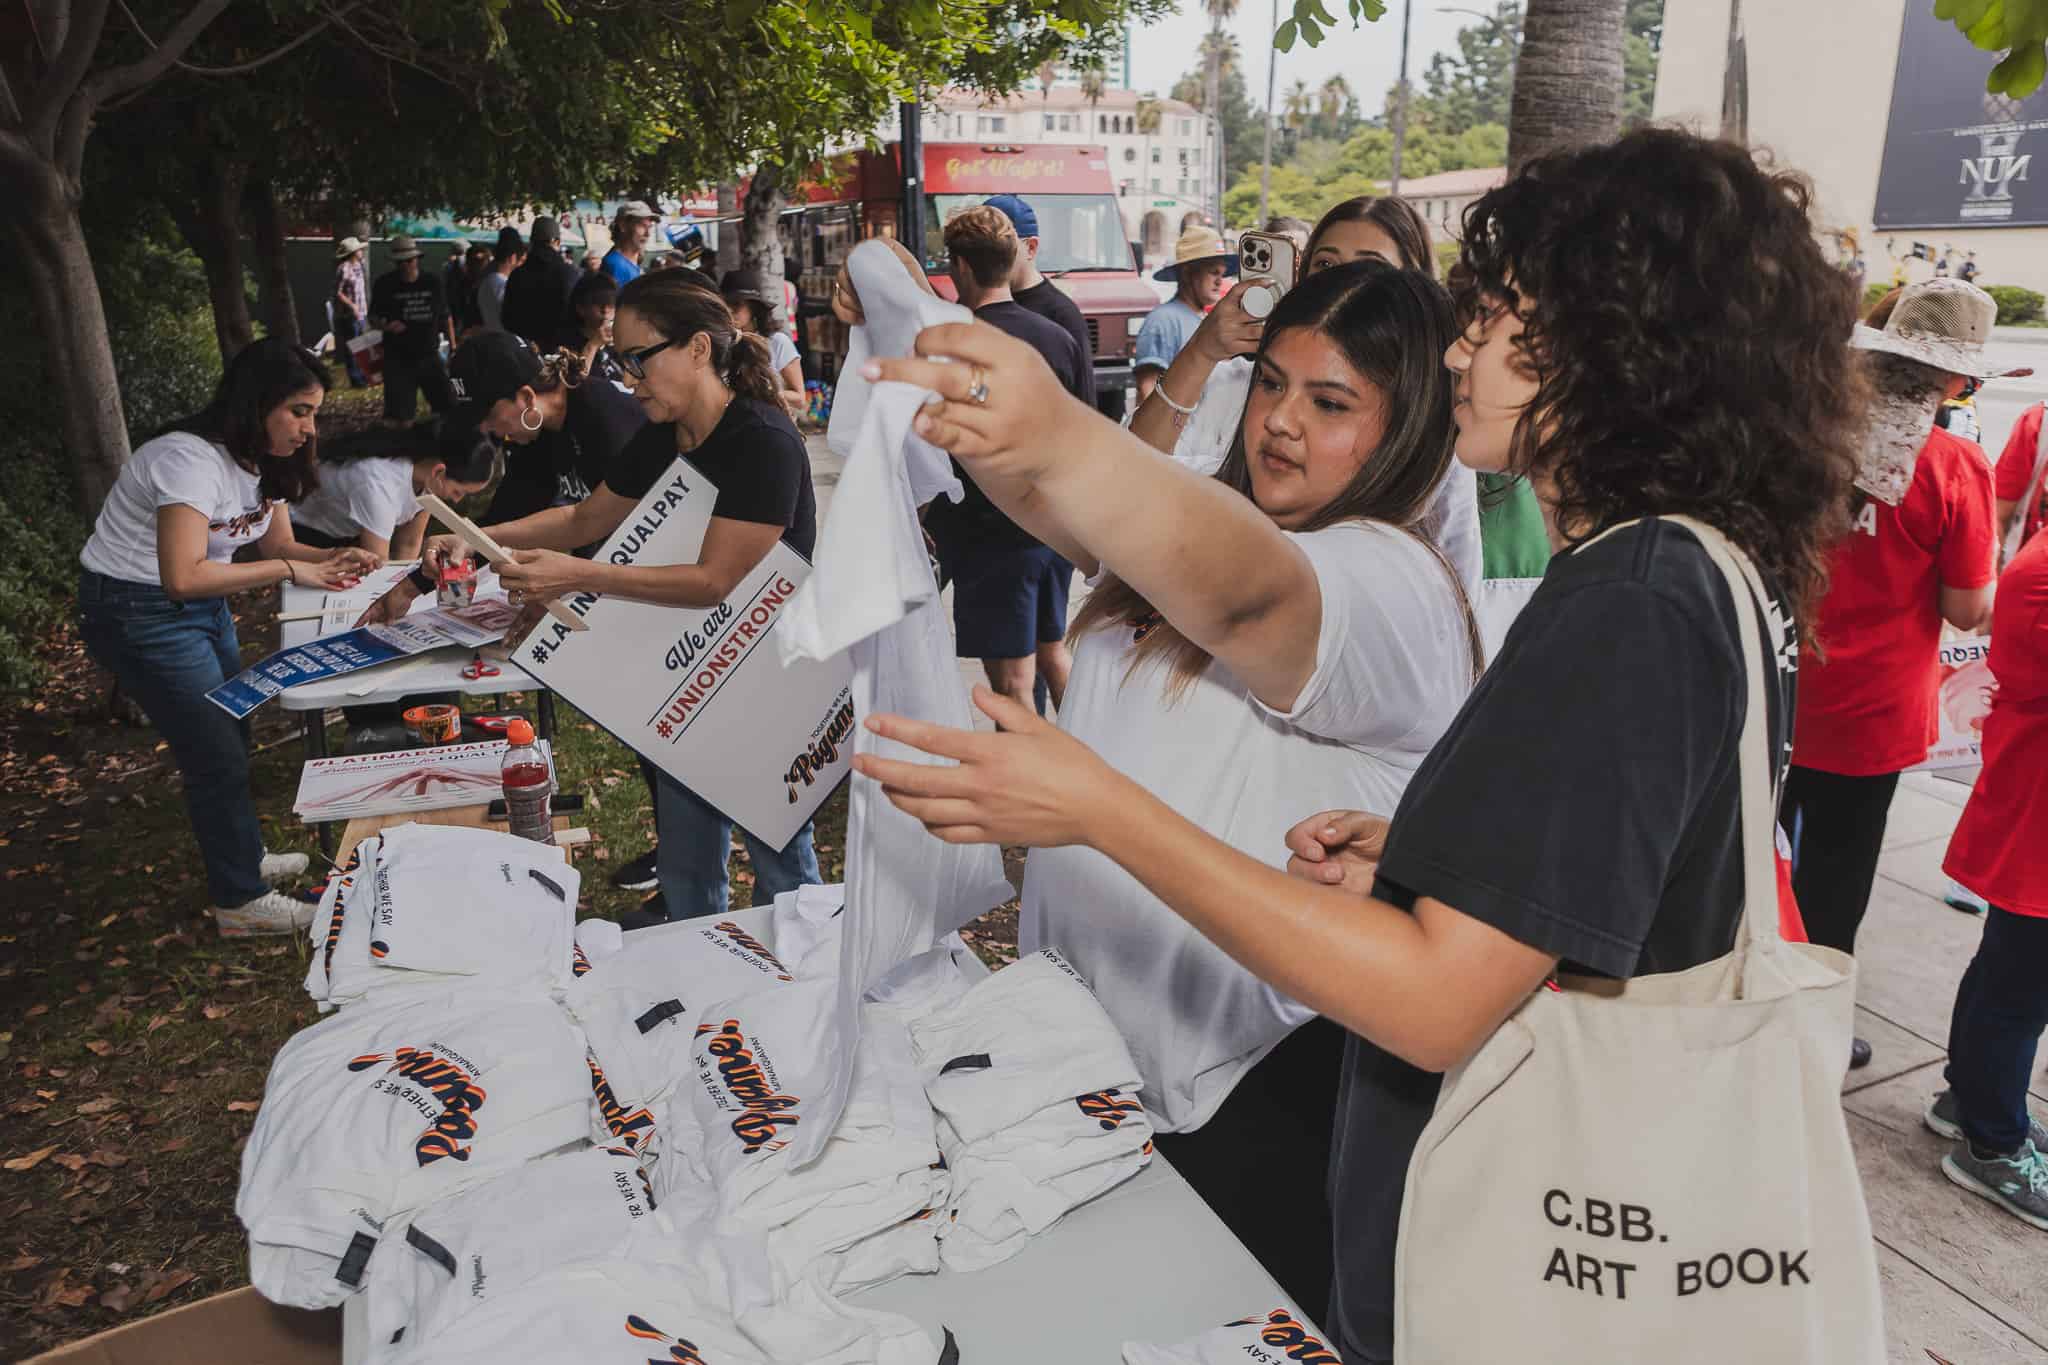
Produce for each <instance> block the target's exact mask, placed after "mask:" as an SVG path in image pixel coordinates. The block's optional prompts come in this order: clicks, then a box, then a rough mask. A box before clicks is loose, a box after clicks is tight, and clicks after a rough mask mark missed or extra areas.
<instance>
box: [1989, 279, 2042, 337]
mask: <svg viewBox="0 0 2048 1365" xmlns="http://www.w3.org/2000/svg"><path fill="white" fill-rule="evenodd" d="M1984 292H1985V293H1987V294H1989V295H1990V296H1991V297H1992V299H1993V300H1994V301H1996V302H1997V304H1998V325H1999V326H2001V327H2014V326H2018V325H2020V324H2022V323H2028V322H2039V321H2040V320H2041V316H2042V310H2043V307H2044V305H2048V297H2044V296H2043V295H2042V294H2041V293H2040V292H2039V291H2037V290H2033V289H2027V288H2024V287H2023V286H2021V285H2017V284H1987V285H1985V286H1984Z"/></svg>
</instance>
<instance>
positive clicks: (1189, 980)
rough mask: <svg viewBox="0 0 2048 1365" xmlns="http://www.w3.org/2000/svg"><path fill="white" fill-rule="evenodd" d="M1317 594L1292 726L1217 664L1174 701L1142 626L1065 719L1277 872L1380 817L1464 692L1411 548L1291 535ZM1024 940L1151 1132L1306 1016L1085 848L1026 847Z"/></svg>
mask: <svg viewBox="0 0 2048 1365" xmlns="http://www.w3.org/2000/svg"><path fill="white" fill-rule="evenodd" d="M1289 538H1290V539H1292V540H1293V541H1294V543H1295V544H1296V545H1298V546H1300V547H1301V549H1302V550H1303V551H1304V552H1305V553H1306V554H1307V555H1308V558H1309V562H1310V564H1311V565H1312V566H1313V567H1314V570H1315V575H1316V582H1317V585H1318V587H1319V589H1320V591H1321V594H1322V605H1323V612H1322V617H1323V619H1322V629H1321V633H1320V636H1319V638H1318V640H1317V643H1316V665H1315V671H1314V673H1313V674H1312V675H1311V677H1310V678H1309V681H1308V684H1307V685H1306V686H1305V687H1303V688H1302V690H1301V695H1300V697H1299V698H1298V699H1297V700H1296V702H1295V706H1294V710H1293V711H1292V712H1291V713H1289V714H1286V715H1282V714H1280V713H1278V712H1275V711H1272V710H1270V709H1268V708H1267V707H1266V706H1264V705H1262V704H1261V703H1260V702H1259V701H1258V700H1257V699H1256V698H1254V697H1253V696H1252V695H1251V694H1250V693H1249V692H1248V691H1247V690H1246V689H1245V686H1244V684H1243V683H1242V682H1240V681H1238V679H1237V678H1236V677H1235V676H1234V675H1233V674H1232V673H1231V672H1230V670H1229V669H1227V668H1225V667H1223V666H1222V665H1220V664H1216V663H1211V664H1210V666H1209V668H1208V669H1207V671H1206V672H1204V673H1203V674H1202V676H1201V677H1200V678H1198V679H1196V680H1195V682H1194V683H1193V684H1192V685H1190V686H1189V687H1188V688H1187V689H1186V690H1185V691H1184V692H1182V693H1181V694H1180V695H1179V696H1178V697H1172V698H1170V697H1169V696H1168V695H1167V683H1168V676H1167V673H1166V671H1165V667H1164V665H1163V664H1162V663H1161V662H1160V661H1158V660H1153V661H1150V662H1147V663H1145V664H1143V665H1141V666H1139V667H1138V668H1137V670H1136V671H1135V673H1132V674H1131V676H1130V677H1129V678H1126V676H1125V674H1126V673H1127V672H1129V671H1130V669H1131V658H1132V649H1133V648H1134V646H1135V643H1136V639H1135V632H1134V630H1133V628H1132V627H1131V626H1130V625H1128V624H1126V625H1120V626H1118V627H1116V628H1115V629H1112V630H1099V631H1095V632H1091V633H1090V634H1089V635H1087V636H1085V637H1084V638H1083V639H1082V640H1081V642H1080V644H1079V646H1078V647H1077V648H1076V649H1075V651H1074V671H1073V677H1072V680H1071V681H1070V682H1069V683H1068V686H1067V695H1066V703H1065V705H1064V706H1062V707H1061V708H1060V726H1061V728H1062V729H1064V730H1066V731H1068V732H1069V733H1071V734H1073V735H1074V736H1075V737H1076V738H1078V739H1080V740H1082V741H1083V742H1085V743H1087V744H1088V745H1089V746H1090V747H1092V748H1093V749H1094V750H1095V751H1096V752H1097V753H1099V754H1101V755H1102V757H1103V759H1104V760H1105V761H1106V762H1107V763H1108V764H1109V765H1110V766H1111V767H1113V768H1115V769H1117V770H1118V771H1119V772H1123V773H1127V774H1129V775H1130V776H1131V777H1132V778H1133V779H1135V780H1136V781H1138V782H1139V783H1141V784H1143V785H1144V787H1145V788H1146V789H1147V790H1149V791H1150V792H1152V794H1153V795H1155V796H1157V797H1158V798H1159V799H1160V800H1162V801H1164V802H1166V804H1167V805H1169V806H1171V807H1172V808H1173V809H1174V810H1175V811H1177V812H1179V813H1180V814H1181V815H1183V816H1185V817H1187V818H1188V819H1189V820H1192V821H1193V822H1194V823H1195V824H1197V825H1199V826H1201V827H1202V828H1203V829H1204V830H1206V831H1208V832H1209V833H1210V834H1213V835H1215V836H1216V837H1217V838H1219V839H1221V840H1223V841H1224V842H1225V843H1227V844H1229V845H1230V846H1231V847H1232V848H1234V849H1237V850H1238V851H1239V852H1241V853H1246V854H1249V855H1250V856H1252V857H1254V858H1257V859H1259V860H1260V861H1262V862H1265V863H1269V864H1271V865H1272V866H1274V867H1281V866H1284V865H1285V864H1286V861H1287V850H1286V847H1285V844H1284V842H1283V841H1284V839H1285V837H1286V834H1287V831H1288V829H1289V828H1290V827H1291V826H1293V825H1294V824H1295V823H1297V822H1298V821H1300V820H1303V819H1305V818H1307V817H1308V816H1311V815H1314V814H1315V813H1316V812H1317V811H1322V810H1339V809H1346V810H1365V811H1372V812H1375V813H1378V814H1383V815H1387V816H1391V815H1392V814H1393V813H1394V807H1395V805H1396V804H1397V803H1398V802H1399V801H1400V799H1401V793H1402V792H1403V791H1404V790H1406V788H1407V785H1408V780H1409V778H1410V777H1412V776H1413V775H1414V772H1415V769H1416V766H1417V765H1418V764H1420V763H1421V762H1422V759H1423V757H1424V756H1425V755H1426V754H1427V753H1428V752H1429V750H1430V747H1431V746H1432V745H1433V744H1435V743H1436V741H1437V739H1438V738H1439V737H1440V736H1441V735H1442V734H1443V733H1444V731H1445V729H1446V728H1447V727H1448V726H1449V725H1450V723H1451V720H1452V718H1453V717H1454V716H1456V715H1457V713H1458V708H1459V707H1460V706H1461V705H1462V704H1463V702H1464V699H1465V694H1466V692H1467V691H1469V690H1470V688H1471V683H1472V660H1471V657H1470V653H1469V648H1468V646H1467V643H1466V638H1467V637H1466V627H1465V618H1464V613H1463V612H1462V610H1461V609H1460V607H1459V603H1458V599H1457V595H1456V593H1455V591H1454V589H1453V587H1452V579H1451V575H1450V574H1449V573H1448V572H1446V571H1445V568H1444V565H1443V564H1442V562H1441V561H1439V560H1438V558H1437V557H1436V555H1434V554H1432V553H1431V552H1430V551H1429V549H1428V548H1427V547H1426V546H1424V545H1422V544H1421V543H1420V542H1419V541H1417V540H1416V539H1415V537H1413V536H1412V535H1409V534H1408V533H1407V532H1405V531H1400V530H1397V529H1395V528H1393V527H1390V526H1385V525H1381V524H1377V523H1370V522H1345V523H1340V524H1339V525H1336V526H1331V527H1327V528H1325V529H1323V530H1320V531H1310V532H1301V533H1293V534H1291V535H1290V537H1289ZM1020 928H1021V934H1020V946H1021V947H1022V949H1023V951H1025V952H1027V953H1029V952H1035V951H1037V950H1038V949H1040V948H1052V949H1054V950H1056V951H1058V952H1059V953H1060V954H1062V955H1063V956H1064V957H1065V958H1066V959H1067V960H1068V961H1069V962H1071V963H1072V964H1073V966H1074V969H1075V970H1076V971H1078V972H1080V973H1081V975H1082V976H1083V977H1085V978H1086V979H1087V981H1088V982H1089V984H1090V985H1092V986H1093V987H1094V988H1095V994H1096V996H1097V998H1098V999H1100V1000H1101V1002H1102V1005H1103V1008H1104V1009H1106V1010H1107V1011H1108V1012H1109V1015H1110V1017H1111V1018H1112V1019H1113V1020H1114V1021H1115V1022H1116V1025H1117V1029H1118V1031H1119V1032H1121V1033H1122V1034H1123V1036H1124V1039H1125V1041H1126V1042H1128V1043H1129V1044H1130V1048H1131V1055H1132V1057H1133V1058H1134V1059H1135V1060H1136V1062H1137V1063H1138V1069H1139V1074H1140V1075H1141V1076H1142V1077H1143V1078H1144V1091H1143V1098H1144V1104H1145V1108H1146V1110H1147V1111H1148V1112H1149V1113H1150V1114H1151V1115H1152V1116H1153V1120H1154V1123H1155V1126H1157V1127H1158V1128H1160V1129H1161V1130H1162V1131H1167V1132H1174V1131H1181V1130H1186V1129H1192V1128H1197V1127H1200V1126H1201V1125H1202V1124H1203V1123H1204V1122H1206V1121H1207V1120H1208V1118H1209V1116H1210V1115H1211V1114H1213V1113H1214V1112H1215V1110H1216V1107H1217V1106H1218V1105H1219V1104H1221V1103H1222V1102H1223V1100H1224V1099H1225V1098H1226V1097H1227V1096H1228V1095H1229V1094H1230V1091H1231V1089H1232V1088H1233V1087H1234V1086H1235V1085H1236V1084H1237V1081H1238V1079H1239V1077H1241V1076H1242V1075H1243V1074H1244V1073H1245V1072H1246V1071H1247V1070H1249V1069H1250V1068H1251V1066H1252V1065H1253V1063H1255V1062H1257V1061H1258V1060H1259V1058H1261V1057H1263V1056H1264V1055H1265V1054H1266V1052H1267V1051H1269V1050H1270V1049H1271V1048H1272V1047H1273V1045H1274V1044H1275V1043H1277V1042H1279V1041H1280V1040H1281V1039H1282V1038H1284V1037H1286V1036H1287V1034H1288V1033H1290V1032H1291V1031H1293V1030H1294V1029H1295V1028H1297V1027H1299V1026H1300V1025H1301V1024H1303V1023H1305V1022H1306V1021H1307V1020H1308V1019H1310V1018H1312V1017H1313V1011H1311V1010H1309V1009H1307V1008H1306V1007H1304V1006H1302V1005H1300V1004H1298V1003H1296V1002H1295V1001H1293V1000H1291V999H1289V998H1288V997H1287V996H1285V995H1283V994H1281V993H1280V992H1279V991H1277V990H1275V989H1273V988H1272V987H1271V986H1268V985H1266V984H1265V983H1263V982H1261V981H1260V980H1259V979H1258V978H1256V977H1254V976H1253V975H1252V974H1251V973H1250V972H1248V971H1246V970H1245V969H1244V968H1243V967H1240V966H1239V965H1237V963H1236V962H1234V961H1233V960H1232V959H1231V958H1230V957H1229V956H1227V955H1226V954H1225V953H1224V952H1223V950H1222V949H1220V948H1218V947H1216V946H1215V945H1214V944H1212V943H1211V942H1209V940H1207V939H1205V938H1203V937H1202V936H1201V935H1200V934H1199V933H1197V932H1195V930H1194V929H1192V928H1190V927H1189V926H1188V924H1187V923H1186V921H1184V920H1182V919H1181V918H1180V917H1179V916H1178V915H1176V914H1175V913H1174V912H1173V911H1172V910H1170V909H1168V908H1167V907H1166V905H1165V904H1163V903H1162V902H1161V901H1160V900H1159V899H1158V898H1157V897H1155V896H1154V895H1153V894H1152V893H1151V892H1149V891H1147V890H1146V889H1145V888H1144V887H1143V886H1142V885H1141V884H1140V883H1139V882H1138V881H1137V879H1135V878H1134V877H1132V876H1131V875H1130V874H1129V873H1127V872H1124V871H1123V870H1122V869H1120V868H1118V867H1117V866H1116V864H1114V863H1112V862H1111V861H1110V860H1109V859H1107V858H1105V857H1103V856H1102V855H1101V854H1099V853H1096V852H1094V851H1092V850H1090V849H1086V848H1045V849H1034V850H1032V853H1031V856H1030V859H1029V860H1028V861H1027V862H1026V863H1025V867H1024V904H1023V914H1022V922H1021V926H1020Z"/></svg>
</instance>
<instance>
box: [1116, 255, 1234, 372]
mask: <svg viewBox="0 0 2048 1365" xmlns="http://www.w3.org/2000/svg"><path fill="white" fill-rule="evenodd" d="M1236 273H1237V257H1236V256H1235V255H1234V254H1232V253H1231V252H1229V251H1226V250H1225V249H1224V246H1223V237H1222V235H1221V234H1220V233H1218V232H1217V231H1216V229H1215V228H1212V227H1202V226H1200V225H1197V226H1194V227H1191V228H1189V229H1188V230H1187V231H1186V232H1183V233H1182V234H1181V235H1180V240H1179V241H1178V242H1176V243H1174V247H1173V263H1172V264H1171V265H1164V266H1161V267H1160V268H1159V270H1158V271H1157V272H1156V273H1155V274H1154V275H1153V276H1152V278H1153V279H1155V280H1171V281H1173V282H1174V283H1175V284H1176V285H1178V286H1179V287H1178V288H1177V289H1176V290H1175V291H1174V295H1173V297H1172V298H1170V299H1168V300H1167V301H1166V302H1165V303H1162V304H1160V305H1159V306H1158V307H1157V308H1155V309H1153V310H1152V312H1151V313H1150V314H1148V315H1147V316H1146V318H1145V325H1144V326H1142V327H1140V328H1139V329H1138V345H1137V350H1136V353H1135V355H1134V356H1133V358H1132V362H1131V367H1132V369H1133V370H1134V371H1135V372H1136V375H1137V381H1138V401H1139V402H1140V403H1142V402H1144V401H1145V400H1146V399H1147V398H1149V397H1151V396H1152V390H1153V388H1154V387H1155V386H1157V385H1158V383H1159V376H1160V375H1162V374H1165V373H1166V367H1167V366H1169V365H1171V364H1172V363H1173V358H1174V357H1175V356H1177V355H1179V354H1180V348H1181V347H1183V346H1185V345H1187V344H1188V339H1189V338H1190V337H1192V336H1194V334H1195V329H1196V328H1197V327H1200V326H1201V325H1202V315H1203V314H1205V313H1207V312H1208V311H1209V310H1210V309H1211V308H1214V307H1215V306H1216V301H1217V300H1218V299H1220V298H1222V297H1223V295H1224V292H1225V291H1226V290H1227V289H1229V287H1230V285H1229V278H1230V277H1231V276H1232V275H1235V274H1236Z"/></svg>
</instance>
